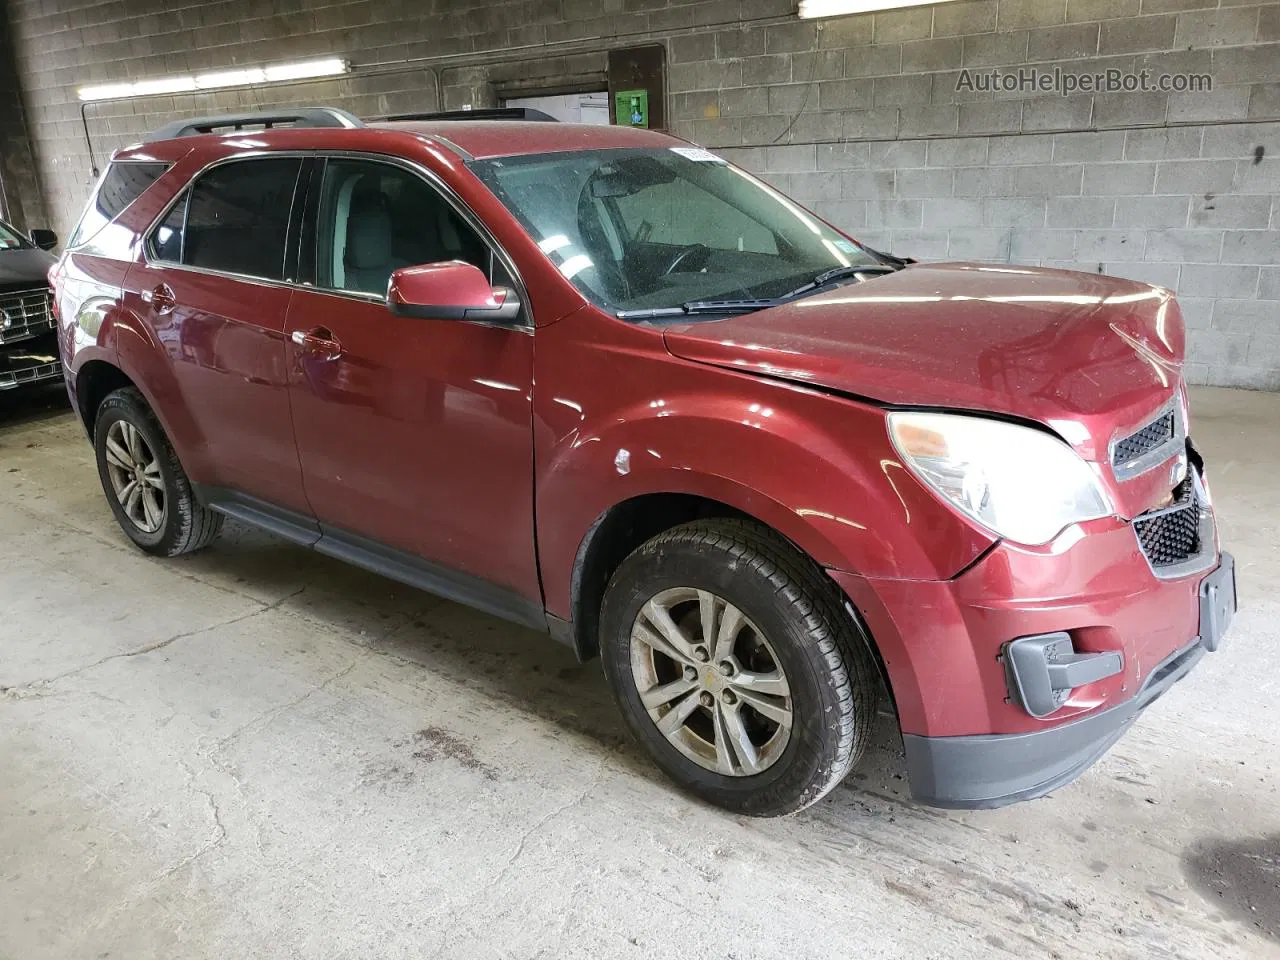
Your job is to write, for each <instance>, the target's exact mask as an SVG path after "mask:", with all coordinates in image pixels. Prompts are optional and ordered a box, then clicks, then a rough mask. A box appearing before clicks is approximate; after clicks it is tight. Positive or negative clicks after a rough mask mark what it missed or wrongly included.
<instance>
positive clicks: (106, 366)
mask: <svg viewBox="0 0 1280 960" xmlns="http://www.w3.org/2000/svg"><path fill="white" fill-rule="evenodd" d="M124 387H133V388H134V389H137V387H138V385H137V384H136V383H134V381H133V380H132V379H131V378H130V377H129V375H128V374H127V373H125V372H124V371H123V370H121V369H120V368H119V367H118V366H116V365H115V364H114V363H111V362H109V361H107V360H97V359H95V360H87V361H85V362H84V363H83V364H82V365H81V366H80V369H79V370H78V371H76V413H77V414H79V416H80V422H81V423H82V424H84V428H85V432H86V433H88V434H89V439H90V440H92V439H93V428H94V421H95V420H96V419H97V415H98V408H99V407H101V406H102V401H103V400H105V399H106V398H107V396H108V395H109V394H111V393H113V392H114V391H116V390H120V389H122V388H124Z"/></svg>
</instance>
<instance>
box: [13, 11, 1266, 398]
mask: <svg viewBox="0 0 1280 960" xmlns="http://www.w3.org/2000/svg"><path fill="white" fill-rule="evenodd" d="M8 6H9V10H10V16H11V18H12V27H13V34H14V37H15V41H14V42H15V49H16V58H17V66H18V74H19V76H20V78H21V80H22V84H23V90H24V104H25V108H26V114H27V119H28V124H29V126H30V129H31V137H32V142H33V147H34V151H35V156H36V162H37V173H38V176H39V181H40V189H41V192H42V193H43V204H44V209H46V210H48V211H49V213H50V215H51V217H52V219H53V221H54V223H53V225H54V226H55V227H56V228H58V229H59V230H60V231H62V232H64V233H65V231H66V230H67V229H68V228H69V227H70V226H71V224H72V222H73V221H74V218H75V216H76V214H77V212H78V210H79V208H80V206H81V204H82V203H83V200H84V197H85V195H86V193H87V191H88V189H89V185H90V181H91V175H90V169H91V164H90V158H89V148H88V146H87V145H86V138H85V135H84V131H83V129H82V125H81V115H80V108H79V104H78V102H77V100H76V95H75V90H76V88H77V87H79V86H82V85H85V84H90V83H104V82H110V81H114V80H121V79H136V78H144V77H155V76H166V75H169V74H173V73H185V72H191V71H201V70H209V69H215V68H226V67H233V66H236V65H250V64H259V63H269V62H274V61H280V60H289V59H296V58H303V57H311V56H321V55H340V56H344V57H346V58H348V59H349V60H351V61H352V62H353V63H354V64H355V67H356V69H355V72H354V73H353V74H352V75H351V76H350V77H348V78H344V79H342V80H340V81H323V82H313V83H308V84H296V85H287V86H281V87H273V88H270V89H260V90H253V91H233V92H228V93H218V94H203V95H180V96H174V97H153V98H149V99H146V100H138V101H132V102H128V103H115V104H105V105H95V106H91V107H90V108H88V110H87V120H88V127H89V134H90V135H89V140H90V142H91V144H92V149H93V151H94V152H95V154H96V159H97V162H98V163H101V162H102V158H103V157H104V156H105V155H106V154H107V153H109V151H110V150H111V149H113V148H115V147H116V146H119V145H121V144H123V143H127V142H130V141H131V140H135V139H137V137H138V136H139V134H141V133H142V132H144V131H145V130H147V129H149V128H152V127H154V126H158V125H159V124H160V123H161V122H163V121H165V120H167V119H172V118H173V117H174V116H176V115H181V114H197V113H208V112H217V111H221V110H238V109H245V108H247V107H256V106H271V105H276V104H297V103H317V102H319V103H331V104H334V105H337V106H342V107H346V108H347V109H351V110H353V111H355V112H357V113H361V114H365V115H372V114H379V113H387V112H392V111H401V110H412V109H433V108H435V107H437V106H438V105H441V104H442V105H444V106H446V107H457V106H461V105H463V104H465V103H472V104H474V105H477V106H480V105H490V104H493V103H494V102H495V101H496V97H497V95H498V94H499V93H500V92H502V91H509V90H527V91H529V92H536V91H540V90H545V89H549V88H553V87H557V86H562V85H563V84H564V83H565V82H566V81H569V82H581V83H590V82H592V81H597V80H600V79H602V78H603V69H604V58H603V56H602V52H603V51H604V50H606V49H608V48H609V47H612V46H619V45H631V44H636V43H643V42H649V41H657V42H662V43H664V44H666V46H667V51H668V64H669V109H670V117H671V118H672V129H673V130H674V132H675V133H677V134H679V135H681V136H685V137H688V138H689V139H692V140H695V141H698V142H699V143H702V144H704V145H706V146H709V147H713V148H716V149H718V150H720V151H721V152H723V153H724V154H725V155H727V156H729V157H731V158H732V159H734V160H735V161H737V162H739V163H741V164H743V165H744V166H746V167H747V168H749V169H751V170H753V171H756V172H758V173H761V174H763V175H764V176H765V177H767V178H768V179H769V180H771V181H772V182H774V183H776V184H778V185H779V186H780V187H782V188H783V189H785V190H786V191H788V192H789V193H791V194H792V195H794V196H795V197H797V198H798V199H800V200H802V201H804V202H805V203H807V204H809V205H811V206H813V207H814V208H815V209H816V210H818V212H820V213H821V214H823V215H824V216H826V217H827V218H828V219H830V220H831V221H832V222H834V223H836V224H837V225H839V226H841V227H843V228H845V229H848V230H849V231H851V232H853V233H854V234H855V235H857V236H859V237H862V238H864V239H866V240H867V241H868V242H870V243H872V244H874V245H879V246H881V247H883V248H887V249H891V250H893V251H894V252H897V253H900V254H907V255H911V256H916V257H918V258H921V259H941V258H950V259H978V260H992V261H1005V262H1016V263H1029V264H1046V265H1053V266H1069V267H1074V268H1077V269H1082V270H1089V271H1100V272H1104V273H1111V274H1117V275H1122V276H1128V277H1134V278H1137V279H1141V280H1147V281H1151V282H1156V283H1160V284H1164V285H1166V286H1169V287H1172V288H1174V289H1176V290H1177V291H1178V294H1179V297H1180V299H1181V302H1182V304H1183V310H1184V313H1185V315H1186V319H1187V323H1188V325H1189V327H1190V350H1189V352H1190V362H1189V366H1188V374H1189V377H1190V379H1191V380H1192V381H1194V382H1208V383H1217V384H1229V385H1240V386H1250V387H1260V388H1266V389H1280V196H1278V195H1280V3H1277V2H1270V3H1258V2H1256V0H964V2H958V3H948V4H944V5H942V6H937V7H924V8H916V9H909V10H898V11H890V12H885V13H876V14H866V15H861V16H856V17H848V18H842V19H836V20H826V21H817V22H802V21H799V20H797V19H796V18H795V2H794V0H706V2H696V3H695V2H684V0H514V2H507V3H491V4H484V3H477V2H474V0H470V2H467V0H455V2H450V0H341V2H335V3H330V4H327V5H321V4H318V3H304V2H302V0H274V2H268V0H243V2H237V0H215V2H203V3H190V2H188V3H186V4H185V5H184V4H183V0H176V2H170V3H158V2H150V0H96V2H89V0H9V3H8ZM416 58H430V59H428V60H426V61H417V60H416ZM406 60H410V61H412V62H405V61H406ZM1021 66H1035V67H1038V68H1041V69H1052V68H1054V67H1060V68H1062V70H1064V71H1066V72H1073V73H1080V72H1086V71H1088V72H1094V71H1101V70H1106V69H1109V68H1114V69H1119V70H1121V71H1126V72H1136V71H1140V70H1143V69H1150V70H1151V71H1152V72H1153V74H1161V73H1177V72H1194V73H1204V74H1209V75H1210V76H1211V77H1212V79H1213V90H1212V92H1211V93H1118V94H1095V95H1090V94H1079V95H1075V96H1070V97H1062V96H1056V95H1045V94H1025V93H1020V92H1012V93H1004V92H998V93H992V92H985V93H983V92H977V91H972V90H962V91H959V92H957V89H956V87H957V78H958V77H959V75H960V71H961V70H962V69H965V68H968V69H970V70H974V71H978V70H989V69H991V68H999V69H1016V68H1018V67H1021ZM28 209H40V206H39V204H38V203H37V204H34V205H28Z"/></svg>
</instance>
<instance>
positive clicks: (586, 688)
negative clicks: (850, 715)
mask: <svg viewBox="0 0 1280 960" xmlns="http://www.w3.org/2000/svg"><path fill="white" fill-rule="evenodd" d="M1194 403H1195V408H1196V412H1195V415H1194V423H1195V429H1194V434H1195V436H1196V438H1197V440H1198V441H1199V442H1200V444H1201V446H1202V447H1203V448H1204V449H1205V451H1206V454H1207V456H1208V458H1209V461H1210V464H1211V475H1210V476H1211V479H1212V483H1213V489H1214V493H1215V495H1216V497H1217V501H1218V504H1219V507H1220V512H1221V517H1222V527H1223V531H1224V540H1225V542H1226V543H1227V544H1228V545H1229V546H1230V547H1231V548H1232V549H1234V550H1235V552H1236V554H1237V556H1238V558H1239V561H1240V588H1241V593H1242V598H1243V604H1244V609H1243V610H1242V612H1241V613H1240V616H1239V618H1238V620H1237V621H1236V625H1235V628H1234V630H1233V632H1232V634H1231V635H1230V636H1229V638H1228V643H1227V645H1226V647H1225V649H1224V650H1223V651H1222V652H1221V653H1219V654H1217V655H1216V656H1213V657H1210V658H1208V659H1207V660H1206V661H1204V662H1203V663H1202V665H1201V666H1200V668H1199V669H1198V670H1197V671H1196V672H1195V673H1193V675H1192V676H1191V677H1190V678H1189V679H1188V680H1186V681H1185V682H1184V683H1183V684H1181V685H1180V686H1179V687H1177V688H1176V689H1175V690H1174V691H1173V692H1172V693H1171V694H1170V695H1169V696H1167V697H1165V698H1164V699H1163V700H1161V701H1160V702H1158V703H1157V704H1156V705H1155V706H1154V707H1153V708H1152V709H1151V710H1150V711H1149V713H1148V714H1147V715H1146V716H1145V717H1144V718H1143V719H1142V720H1141V721H1140V722H1139V724H1138V726H1137V728H1136V729H1134V730H1133V731H1132V732H1131V733H1130V734H1129V736H1128V737H1127V738H1126V739H1125V740H1123V741H1122V742H1121V743H1120V744H1119V745H1118V746H1117V747H1116V748H1115V749H1114V750H1113V751H1112V752H1111V753H1110V755H1109V756H1108V757H1106V758H1105V759H1104V760H1103V761H1102V762H1101V763H1100V764H1099V765H1098V766H1096V767H1095V768H1094V769H1093V770H1092V771H1090V772H1089V773H1087V774H1086V775H1085V776H1084V778H1083V779H1082V780H1081V781H1079V782H1078V783H1076V784H1075V785H1073V786H1071V787H1069V788H1066V789H1063V790H1061V791H1060V792H1059V793H1058V794H1056V795H1055V796H1053V797H1051V798H1047V799H1045V800H1041V801H1037V802H1035V803H1031V804H1023V805H1020V806H1016V807H1013V808H1009V809H1005V810H1000V811H994V812H986V813H972V814H966V813H947V812H941V811H934V810H928V809H925V808H921V807H916V806H913V805H911V804H910V803H908V802H906V801H905V800H904V799H903V795H904V784H903V781H902V780H901V777H900V775H899V770H898V758H897V756H896V754H895V752H894V735H893V733H892V731H891V730H890V729H889V727H890V726H891V725H890V724H889V723H888V722H887V721H882V728H883V729H882V735H881V737H880V740H881V741H882V745H881V746H880V747H879V748H878V749H877V750H876V751H875V752H874V754H873V755H872V756H871V757H870V758H869V761H868V762H867V763H866V764H865V765H864V767H863V768H861V770H860V771H859V772H858V773H856V774H855V775H854V777H852V778H851V779H850V780H849V781H848V782H846V784H845V785H844V786H843V787H841V788H840V789H838V790H836V791H835V792H834V793H833V794H832V795H831V796H830V797H829V798H828V799H826V800H825V801H823V802H822V803H821V804H819V805H818V806H816V807H815V808H813V809H811V810H810V811H807V812H806V813H804V814H801V815H800V816H797V817H795V818H792V819H789V820H781V821H763V822H762V821H753V820H748V819H743V818H738V817H732V816H727V815H724V814H721V813H719V812H717V811H715V810H712V809H708V808H706V807H703V806H700V805H698V804H696V803H694V802H691V801H689V800H687V799H685V798H683V797H682V796H680V795H679V794H677V793H675V792H674V791H673V790H672V789H671V787H670V786H669V785H668V784H667V783H666V782H665V781H664V780H663V779H662V777H661V776H660V775H659V774H658V773H657V771H656V770H655V769H654V768H653V767H652V766H650V764H649V763H648V762H647V761H646V760H645V758H644V757H643V756H642V755H641V754H640V752H639V751H638V750H637V749H636V747H634V746H633V745H632V744H631V743H630V742H629V741H627V739H626V737H625V733H624V730H623V727H622V723H621V721H620V719H619V717H618V715H617V714H616V713H615V711H614V708H613V706H612V704H611V702H610V700H609V697H608V694H607V692H606V689H605V684H604V682H603V678H602V676H601V675H600V671H599V667H598V664H597V663H590V664H587V665H585V666H578V665H577V664H575V663H574V662H573V660H572V658H571V656H570V654H569V653H568V652H567V651H566V650H564V649H562V648H560V647H558V646H557V645H556V644H554V643H552V642H551V641H549V640H547V639H545V638H541V637H539V636H537V635H536V634H533V633H530V632H527V631H523V630H520V629H517V628H513V627H511V626H509V625H507V624H505V623H503V622H501V621H498V620H494V619H491V618H489V617H486V616H483V615H481V614H477V613H473V612H471V611H469V610H466V609H464V608H462V607H459V606H456V605H454V604H451V603H447V602H444V601H440V600H437V599H435V598H433V597H430V596H427V595H424V594H420V593H415V592H414V591H412V590H409V589H407V588H402V587H399V586H397V585H395V584H392V583H390V582H388V581H386V580H382V579H379V578H377V577H374V576H372V575H368V574H365V573H362V572H360V571H358V570H354V569H351V568H348V567H345V566H342V565H340V564H339V563H337V562H336V561H331V560H328V559H325V558H323V557H320V556H317V555H315V554H312V553H309V552H307V551H304V550H301V549H298V548H294V547H292V546H289V545H287V544H284V543H282V542H279V541H276V540H273V539H271V538H269V537H267V536H265V535H263V534H259V533H256V532H253V531H249V530H246V529H243V528H239V527H232V526H230V525H228V530H227V533H226V534H225V535H224V536H223V538H222V539H221V540H220V541H219V542H218V543H217V544H216V545H215V546H214V548H213V549H211V550H209V551H207V552H205V553H202V554H199V555H196V556H194V557H190V558H187V559H184V560H178V561H168V562H161V561H156V560H151V559H149V558H147V557H145V556H143V555H142V554H140V553H138V552H137V551H136V550H134V549H132V548H131V547H130V546H129V545H128V544H127V543H126V541H125V539H124V537H123V535H122V534H121V533H120V532H119V531H118V529H117V528H116V526H115V523H114V521H113V520H112V518H111V514H110V513H109V512H108V510H107V506H106V504H105V502H104V500H103V496H102V492H101V490H100V488H99V486H98V480H97V476H96V474H95V472H94V468H93V465H92V461H91V457H90V449H89V446H88V444H87V443H86V442H85V439H84V437H83V435H82V434H81V432H80V430H79V427H78V426H77V425H76V423H75V422H74V420H73V419H72V418H71V416H70V415H69V414H68V413H66V411H65V408H64V407H62V406H61V405H60V402H59V396H58V394H57V393H56V392H53V393H49V394H44V395H41V396H37V397H27V398H25V399H19V398H14V397H12V396H10V397H0V556H3V558H4V559H3V564H2V565H0V597H2V598H3V605H2V607H0V691H3V695H0V958H6V960H8V958H13V960H18V958H21V960H37V958H43V957H68V958H70V957H76V958H82V957H128V958H130V960H134V958H144V957H152V956H155V957H164V958H166V960H172V958H186V957H205V956H208V957H217V958H219V960H223V958H227V957H249V956H252V957H290V956H300V957H325V958H337V957H353V958H356V957H358V958H368V957H378V958H379V960H390V958H395V957H413V958H422V957H432V956H443V957H466V958H473V957H474V958H487V957H519V958H530V957H538V956H546V957H556V958H562V957H590V958H603V957H648V956H662V957H664V958H679V957H698V958H726V957H735V958H748V957H762V958H772V957H779V956H794V957H806V958H809V957H813V958H817V957H833V958H835V957H839V958H848V957H852V956H857V957H903V958H911V960H921V958H927V957H953V956H993V957H1001V956H1008V957H1032V956H1035V957H1039V956H1050V957H1090V958H1094V957H1143V958H1147V957H1204V956H1212V957H1214V958H1231V957H1261V956H1280V797H1278V796H1277V786H1280V725H1278V724H1277V723H1276V716H1277V714H1276V713H1275V704H1276V702H1277V700H1278V699H1280V680H1278V679H1277V677H1278V676H1280V644H1278V643H1277V641H1278V640H1280V629H1278V628H1277V622H1278V621H1280V601H1278V600H1277V595H1276V593H1275V591H1274V584H1275V582H1276V580H1277V578H1278V577H1280V554H1277V550H1276V544H1277V542H1280V484H1278V483H1277V481H1276V477H1277V475H1278V474H1280V434H1278V433H1277V425H1278V424H1280V395H1268V394H1251V393H1243V392H1236V391H1227V390H1202V391H1198V392H1197V394H1196V396H1195V400H1194Z"/></svg>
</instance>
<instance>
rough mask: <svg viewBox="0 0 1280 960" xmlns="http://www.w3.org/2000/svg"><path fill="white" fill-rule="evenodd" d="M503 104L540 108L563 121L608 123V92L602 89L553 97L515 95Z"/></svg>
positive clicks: (505, 105)
mask: <svg viewBox="0 0 1280 960" xmlns="http://www.w3.org/2000/svg"><path fill="white" fill-rule="evenodd" d="M503 106H504V107H528V108H530V109H533V110H541V111H542V112H543V113H546V114H550V115H551V116H553V117H555V118H556V119H557V120H560V121H562V122H563V123H599V124H606V125H607V124H608V123H609V94H608V93H607V92H606V91H604V90H600V91H598V92H592V93H568V94H563V95H561V96H555V97H516V98H515V99H513V100H507V101H506V102H505V103H503Z"/></svg>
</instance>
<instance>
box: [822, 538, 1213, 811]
mask: <svg viewBox="0 0 1280 960" xmlns="http://www.w3.org/2000/svg"><path fill="white" fill-rule="evenodd" d="M1210 549H1212V548H1210ZM1214 558H1218V555H1217V553H1216V551H1214ZM829 572H830V574H831V576H832V577H833V579H835V580H836V581H837V582H838V583H839V584H840V585H841V587H843V588H844V590H845V593H846V594H847V595H848V596H849V598H850V600H851V601H852V603H853V605H854V606H855V607H856V608H857V610H858V612H859V613H860V614H861V616H862V619H863V620H864V622H865V624H866V626H867V628H868V629H869V632H870V634H871V636H872V637H874V638H875V641H876V645H877V649H878V650H879V652H880V655H881V659H882V661H883V664H884V667H885V671H886V674H887V679H888V681H889V686H890V689H891V691H892V694H893V697H894V703H895V707H896V708H897V713H898V719H899V724H900V726H901V730H902V734H903V743H904V746H905V748H906V754H907V769H908V773H909V775H910V783H911V792H912V795H913V796H914V797H915V798H916V799H917V800H919V801H921V802H924V803H928V804H931V805H936V806H942V807H953V808H972V807H997V806H1003V805H1005V804H1008V803H1013V802H1015V801H1018V800H1026V799H1031V798H1033V797H1038V796H1043V795H1044V794H1046V793H1048V792H1050V791H1051V790H1053V789H1055V788H1056V787H1059V786H1061V785H1063V784H1065V783H1067V782H1069V781H1071V780H1073V779H1074V778H1075V777H1077V776H1079V774H1080V773H1081V772H1083V771H1084V770H1085V769H1086V768H1087V767H1088V766H1089V765H1090V764H1092V763H1093V762H1094V761H1095V760H1097V759H1098V757H1100V756H1101V755H1102V754H1103V753H1105V752H1106V750H1107V749H1108V748H1109V747H1110V746H1111V745H1112V744H1113V743H1114V742H1115V741H1116V740H1117V739H1119V738H1120V737H1121V736H1122V735H1123V734H1124V732H1125V730H1127V729H1128V727H1129V725H1130V724H1132V722H1133V721H1134V719H1136V717H1137V716H1138V715H1139V714H1140V713H1141V712H1142V710H1143V709H1145V708H1146V707H1147V706H1148V705H1149V704H1150V703H1151V702H1153V701H1154V700H1155V699H1156V698H1157V697H1159V696H1160V695H1161V694H1163V693H1164V691H1165V690H1167V689H1168V688H1169V687H1170V686H1172V684H1174V683H1175V682H1177V681H1178V680H1180V679H1181V678H1182V677H1183V676H1185V675H1186V674H1187V672H1189V671H1190V670H1191V668H1192V667H1193V666H1194V665H1195V663H1196V662H1197V661H1198V660H1199V659H1200V657H1201V656H1203V654H1204V653H1206V652H1208V651H1211V650H1214V649H1216V647H1217V645H1218V643H1219V641H1220V640H1221V636H1222V633H1223V632H1224V630H1225V629H1226V625H1227V623H1228V622H1229V621H1230V618H1231V615H1232V614H1233V613H1234V610H1235V580H1234V562H1233V561H1232V559H1231V556H1230V554H1225V553H1224V554H1221V555H1220V559H1218V562H1217V569H1215V570H1212V571H1210V572H1208V573H1207V574H1198V575H1190V576H1184V577H1181V578H1178V579H1161V578H1158V577H1155V576H1154V575H1153V573H1152V571H1151V569H1150V567H1149V566H1148V565H1147V563H1146V561H1145V560H1144V559H1143V555H1142V554H1141V553H1140V552H1139V551H1138V550H1137V549H1136V546H1135V539H1134V532H1133V530H1132V529H1131V528H1130V527H1129V525H1128V524H1126V523H1123V522H1120V521H1116V520H1105V521H1097V522H1096V523H1093V524H1091V525H1090V526H1089V528H1088V529H1082V530H1080V531H1079V532H1078V534H1077V535H1075V536H1074V537H1073V539H1071V540H1070V541H1066V542H1062V543H1058V544H1053V545H1049V546H1048V547H1046V548H1044V549H1041V550H1032V549H1026V548H1020V547H1015V546H1012V545H1010V544H1007V543H1006V544H1001V545H998V546H997V547H995V548H994V549H993V550H992V551H991V552H990V553H989V554H988V555H987V556H986V557H984V558H983V559H982V560H980V561H979V562H978V563H976V564H975V565H974V566H973V567H972V568H971V569H969V570H968V571H966V572H965V573H963V574H962V575H960V576H959V577H957V578H955V579H954V580H951V581H943V582H934V581H907V580H871V579H867V578H862V577H859V576H856V575H853V574H848V573H845V572H842V571H836V570H832V571H829ZM1041 635H1057V636H1062V635H1067V636H1069V637H1070V640H1071V644H1072V645H1073V647H1074V652H1075V654H1077V655H1081V656H1082V657H1083V658H1085V659H1090V658H1093V657H1098V658H1099V659H1102V657H1101V656H1100V655H1104V654H1105V655H1106V658H1107V659H1108V661H1109V662H1110V664H1111V665H1112V667H1111V668H1108V669H1107V670H1105V671H1095V676H1097V677H1098V679H1096V680H1094V681H1091V682H1085V683H1083V685H1081V686H1078V687H1075V688H1074V689H1071V690H1069V691H1068V692H1066V693H1065V694H1064V695H1063V699H1061V700H1060V701H1059V702H1060V706H1059V707H1058V708H1057V709H1054V710H1052V711H1051V712H1048V713H1047V714H1045V715H1043V716H1041V715H1033V714H1032V713H1031V712H1030V711H1029V709H1028V707H1027V705H1026V703H1025V701H1024V700H1022V699H1021V698H1020V689H1019V688H1020V686H1022V687H1025V686H1026V685H1025V684H1022V685H1020V684H1019V683H1017V682H1016V678H1015V677H1014V676H1013V672H1014V671H1012V670H1011V666H1012V661H1011V659H1010V658H1009V657H1008V656H1007V654H1008V653H1009V652H1010V650H1011V647H1012V645H1013V643H1012V642H1013V641H1015V640H1020V639H1022V638H1035V637H1039V636H1041ZM1054 653H1055V651H1051V652H1050V654H1049V655H1050V656H1052V655H1053V654H1054ZM1117 653H1118V654H1119V655H1120V656H1119V661H1120V663H1119V667H1118V670H1117V669H1113V668H1114V666H1115V660H1116V658H1115V654H1117Z"/></svg>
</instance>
